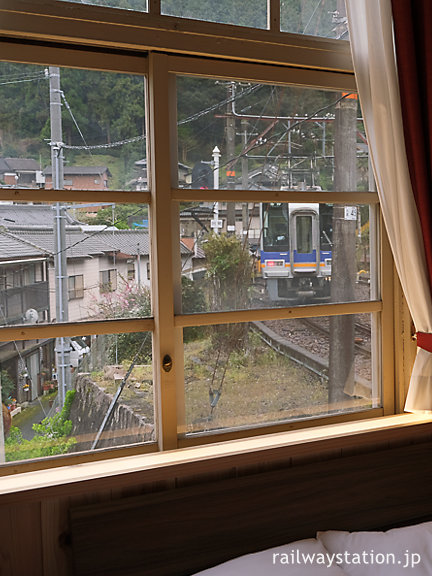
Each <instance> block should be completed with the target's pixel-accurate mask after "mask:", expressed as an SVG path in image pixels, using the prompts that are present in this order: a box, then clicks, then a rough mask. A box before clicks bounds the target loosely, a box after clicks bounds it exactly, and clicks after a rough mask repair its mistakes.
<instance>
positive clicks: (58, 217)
mask: <svg viewBox="0 0 432 576" xmlns="http://www.w3.org/2000/svg"><path fill="white" fill-rule="evenodd" d="M49 79H50V122H51V143H50V144H51V169H52V183H53V189H54V190H63V188H64V159H63V131H62V117H61V89H60V69H59V68H58V67H55V66H50V68H49ZM54 253H55V256H54V269H55V289H56V318H57V322H67V321H68V320H69V303H68V284H67V283H68V275H67V260H66V208H65V207H64V206H61V204H60V203H59V202H57V203H56V206H55V216H54ZM55 352H56V364H57V378H58V395H59V403H60V406H63V404H64V401H65V397H66V392H67V391H68V390H69V389H70V387H71V373H70V339H69V338H57V339H56V346H55Z"/></svg>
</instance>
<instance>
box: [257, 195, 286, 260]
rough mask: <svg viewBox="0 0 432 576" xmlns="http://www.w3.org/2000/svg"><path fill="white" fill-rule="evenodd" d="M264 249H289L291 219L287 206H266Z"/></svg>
mask: <svg viewBox="0 0 432 576" xmlns="http://www.w3.org/2000/svg"><path fill="white" fill-rule="evenodd" d="M263 212H264V214H263V221H264V249H265V250H267V251H269V252H271V251H272V250H275V251H281V250H288V249H289V219H288V206H287V204H281V203H280V204H264V205H263Z"/></svg>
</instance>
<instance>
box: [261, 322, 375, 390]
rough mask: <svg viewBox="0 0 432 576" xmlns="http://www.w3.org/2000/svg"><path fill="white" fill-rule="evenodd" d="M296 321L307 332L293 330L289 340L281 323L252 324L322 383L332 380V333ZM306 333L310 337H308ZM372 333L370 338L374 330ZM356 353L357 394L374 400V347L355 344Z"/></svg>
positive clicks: (277, 348) (314, 325) (316, 325)
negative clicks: (372, 377)
mask: <svg viewBox="0 0 432 576" xmlns="http://www.w3.org/2000/svg"><path fill="white" fill-rule="evenodd" d="M305 320H306V321H305ZM293 322H294V321H293V320H290V325H292V323H293ZM295 322H298V323H299V324H300V325H302V326H303V327H304V328H306V329H307V332H306V331H303V332H302V335H300V336H299V335H298V334H297V335H294V334H293V332H295V331H293V332H291V334H290V335H288V337H286V334H284V331H283V330H281V328H280V327H281V324H280V323H279V322H277V321H276V322H265V323H264V322H252V323H251V324H252V330H253V331H254V332H255V333H256V334H257V335H258V336H259V337H260V338H261V340H262V341H263V342H265V343H266V344H267V345H268V346H269V347H271V348H272V349H273V350H274V351H275V352H277V353H278V354H281V355H283V356H285V357H286V358H289V359H290V360H292V361H294V362H296V363H297V364H299V365H301V366H303V367H304V368H306V369H307V370H309V371H311V372H313V373H314V374H315V375H317V376H318V377H319V378H320V379H321V380H322V381H328V378H329V376H328V374H329V364H328V350H329V330H328V329H326V328H325V327H324V326H321V325H319V324H317V323H316V322H314V321H313V320H310V319H309V318H307V319H299V320H296V321H295ZM357 324H359V323H356V330H357ZM360 325H361V324H360ZM361 326H362V325H361ZM362 330H363V327H362V328H360V329H359V331H362ZM363 332H364V330H363ZM305 334H307V335H308V336H307V337H306V336H305ZM317 334H318V335H319V337H318V338H317V337H316V335H317ZM368 334H369V337H370V329H369V332H368ZM355 351H356V352H357V354H356V360H355V362H356V370H355V395H356V396H362V397H365V398H370V396H371V372H370V356H371V354H370V348H368V347H366V346H364V345H363V344H360V343H355ZM359 357H361V358H359Z"/></svg>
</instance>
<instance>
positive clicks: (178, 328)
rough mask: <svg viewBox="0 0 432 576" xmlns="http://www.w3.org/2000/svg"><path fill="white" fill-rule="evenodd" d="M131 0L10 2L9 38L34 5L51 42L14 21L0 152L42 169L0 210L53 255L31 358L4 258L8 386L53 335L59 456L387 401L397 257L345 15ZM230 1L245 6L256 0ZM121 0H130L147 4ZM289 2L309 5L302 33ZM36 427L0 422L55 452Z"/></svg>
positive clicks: (19, 383)
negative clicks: (197, 8)
mask: <svg viewBox="0 0 432 576" xmlns="http://www.w3.org/2000/svg"><path fill="white" fill-rule="evenodd" d="M86 4H90V5H93V7H91V6H86ZM126 4H127V3H125V2H116V1H115V0H112V1H109V2H108V1H107V2H105V1H104V2H102V1H99V0H97V1H96V0H94V1H93V2H91V1H89V2H86V3H80V4H79V6H78V5H77V6H76V10H75V11H74V13H73V14H74V16H73V17H72V16H71V11H70V9H71V7H70V6H68V2H66V1H65V0H47V1H46V2H44V3H43V6H41V5H37V6H34V7H30V8H29V7H28V5H27V4H25V5H24V3H21V0H16V1H15V3H14V10H15V11H16V13H17V14H18V16H17V18H16V19H12V18H10V16H9V14H8V11H7V10H3V9H0V15H1V17H2V18H3V17H4V25H3V27H4V30H5V32H4V34H7V33H8V31H9V33H10V35H11V37H13V38H19V37H20V27H22V28H23V29H26V28H25V26H24V24H25V18H27V17H28V16H29V14H28V11H29V10H30V12H31V14H30V16H33V17H34V18H35V19H36V20H37V22H38V26H40V30H39V32H38V34H34V37H33V35H32V33H31V32H28V31H27V32H26V39H27V40H37V42H38V44H37V46H36V47H35V46H30V45H29V44H27V43H26V42H21V41H20V40H16V39H15V40H14V41H13V42H11V43H10V44H9V43H8V42H7V41H4V42H3V43H2V50H3V52H2V54H1V58H2V59H3V61H2V62H1V63H0V73H1V74H2V75H4V76H5V78H8V79H12V81H11V83H8V84H6V83H5V84H4V86H0V90H2V91H3V92H2V93H1V98H0V108H1V106H3V108H4V110H6V109H7V110H8V114H0V118H2V119H3V120H1V121H0V128H1V129H2V134H3V135H4V136H3V141H4V142H5V143H7V146H8V148H5V149H1V151H0V170H1V169H2V166H1V161H2V160H4V161H5V162H6V161H7V160H11V158H9V153H8V155H6V152H7V151H8V150H16V152H14V154H15V153H16V154H21V153H25V154H26V155H27V156H28V158H27V160H28V161H29V162H28V167H29V170H30V171H33V173H34V178H33V177H32V178H33V179H32V180H31V182H32V184H30V185H28V182H27V180H26V181H22V182H20V181H18V182H17V183H15V184H9V183H7V182H6V181H5V180H4V178H2V176H1V174H0V181H1V188H0V197H1V200H2V201H4V202H5V203H4V204H0V217H1V218H2V219H1V223H2V225H4V226H5V229H4V230H2V231H0V232H1V234H3V235H4V236H5V238H6V237H7V242H9V245H10V246H12V244H11V242H12V241H13V242H14V245H13V246H14V249H16V253H18V248H19V250H20V251H21V252H19V253H22V254H23V258H24V257H25V258H27V259H29V260H31V259H35V260H38V261H42V260H43V261H44V262H45V264H44V266H46V267H45V268H43V269H42V268H40V270H41V271H42V270H43V271H44V273H42V272H41V271H39V272H37V273H36V274H33V276H32V279H33V280H32V281H33V282H34V283H35V284H37V288H38V294H39V296H40V298H41V304H40V306H39V308H38V310H40V313H39V319H38V322H37V325H35V326H27V325H24V327H23V330H22V332H21V333H20V335H18V338H21V340H20V347H19V354H17V355H16V358H15V357H14V354H15V352H14V350H15V348H16V346H15V345H14V344H13V339H14V338H16V337H17V332H16V330H15V331H14V332H12V329H11V328H10V327H9V324H12V323H17V322H18V323H20V322H21V320H19V319H20V318H23V317H24V315H25V313H26V311H27V304H26V307H25V309H23V307H22V304H21V301H22V296H23V290H22V288H23V287H22V286H21V283H20V282H18V280H17V279H16V278H15V276H16V271H15V269H14V268H13V267H11V266H10V264H7V266H6V264H5V263H3V264H2V262H0V265H1V267H2V269H4V271H5V272H4V273H3V276H2V278H3V285H5V286H8V287H10V288H13V290H12V292H13V294H12V292H11V294H10V303H9V306H10V313H9V315H10V317H11V320H10V321H8V322H4V323H2V328H1V330H0V342H1V345H0V363H1V362H2V361H3V360H2V356H1V354H2V351H3V356H4V358H6V357H7V358H11V357H14V358H15V364H16V378H15V381H14V386H15V390H16V398H15V397H14V398H15V400H16V401H17V402H18V403H19V404H23V403H25V402H27V401H28V398H27V396H28V394H30V393H31V394H32V395H33V396H34V397H35V398H37V397H39V396H40V395H41V394H40V392H41V390H38V387H37V386H33V385H30V386H28V385H27V384H28V382H27V380H28V375H27V376H26V375H25V373H24V372H23V370H20V367H21V366H23V365H25V362H26V358H27V357H28V356H30V354H31V353H32V354H34V346H35V342H36V340H37V341H38V342H41V344H40V345H39V344H37V345H38V346H39V359H40V362H41V365H42V360H43V366H44V367H45V368H44V370H43V373H42V372H41V380H40V382H41V384H40V386H41V387H42V388H43V386H44V385H45V386H46V387H47V390H49V394H52V397H51V398H54V397H55V398H57V399H58V405H57V407H58V408H59V409H60V410H61V409H65V410H69V409H70V408H71V406H72V404H73V411H72V412H68V415H70V414H71V413H72V415H73V416H72V418H76V421H75V420H74V421H73V433H72V434H68V435H64V437H62V438H61V441H59V442H58V443H57V448H56V449H53V450H51V451H50V454H52V453H53V451H54V452H55V450H57V453H58V454H60V453H70V454H71V458H73V454H74V453H76V452H86V451H90V452H92V451H94V450H97V449H99V448H109V447H118V446H126V445H133V446H132V447H131V448H130V450H133V451H136V452H137V453H140V452H150V451H156V450H169V449H174V448H178V447H184V446H191V445H196V444H200V443H202V442H205V443H210V442H217V441H221V440H224V439H225V438H227V437H229V438H232V437H246V436H250V435H257V434H261V433H267V432H273V431H281V430H289V429H291V428H292V427H297V426H301V427H304V426H312V425H315V424H317V423H327V422H338V421H342V420H345V419H348V418H352V419H355V418H365V417H373V416H379V415H384V414H388V413H391V412H392V410H393V405H394V397H393V390H392V387H393V382H391V383H390V385H386V384H385V383H384V378H383V365H384V364H385V365H386V366H389V365H390V364H391V343H390V341H391V338H389V337H388V332H387V333H386V338H385V339H383V337H382V334H383V333H384V328H383V327H388V326H390V325H391V322H392V321H391V320H389V319H391V318H392V314H393V311H392V301H391V299H389V293H391V286H392V277H391V274H388V270H389V268H391V260H390V264H389V260H388V249H387V246H386V243H385V240H384V241H382V238H383V237H384V236H383V230H382V227H381V221H380V212H379V203H378V198H377V195H376V193H375V192H374V187H373V179H372V177H371V169H370V162H369V157H368V150H367V145H366V144H365V138H364V133H363V132H364V130H363V123H362V119H361V113H360V108H359V106H358V102H357V100H356V98H355V97H354V98H353V97H352V95H355V91H356V86H355V81H354V76H353V73H352V67H351V63H350V56H349V45H348V43H347V42H344V41H343V38H344V35H343V34H339V35H338V36H337V37H338V38H340V39H341V42H334V41H327V40H325V39H323V38H319V39H318V38H311V37H307V36H308V35H309V34H310V35H314V34H315V35H317V36H318V35H321V36H328V33H327V32H326V30H327V29H328V28H329V27H331V24H330V22H327V23H326V26H327V25H328V26H327V28H326V29H325V30H324V28H325V26H324V22H323V20H322V15H321V20H319V24H318V23H315V24H314V23H313V17H312V16H313V14H312V12H313V8H312V12H311V6H312V4H311V5H309V4H308V6H306V4H307V3H302V4H301V6H302V10H301V11H300V12H301V13H299V12H298V10H297V8H298V6H297V5H298V4H299V3H298V2H295V1H294V0H293V1H292V2H288V1H284V2H275V1H274V0H271V1H270V2H260V0H257V2H255V3H254V5H255V4H256V5H257V6H258V5H259V6H260V10H259V11H252V12H254V13H253V14H252V12H250V11H249V10H248V13H246V12H245V13H244V14H243V16H244V21H241V22H240V21H239V22H236V21H234V19H233V18H231V16H230V15H229V14H226V17H227V19H225V20H224V19H223V18H222V17H219V16H215V18H209V17H208V14H207V15H206V14H205V13H204V14H196V13H191V12H190V10H188V6H187V4H188V3H187V2H186V3H184V6H183V8H182V10H181V12H182V13H179V12H180V10H179V5H178V3H177V4H176V3H174V2H168V1H162V2H161V3H160V6H159V3H157V2H156V3H153V2H149V5H148V6H147V4H146V3H145V2H142V3H136V2H132V3H131V4H130V6H129V5H128V6H127V5H126ZM321 4H322V5H324V3H321ZM333 4H334V3H333ZM230 5H232V9H233V11H234V12H232V13H231V12H230V14H231V15H232V14H233V13H235V10H237V9H238V7H239V6H241V5H244V3H241V2H235V3H233V2H231V3H230ZM94 6H98V8H97V10H98V11H99V15H98V17H97V18H96V16H95V13H96V8H95V7H94ZM138 6H139V7H138ZM158 6H159V7H158ZM203 7H204V6H203ZM296 7H297V8H296ZM116 8H127V9H132V10H135V13H134V15H133V23H132V20H131V14H130V13H129V12H128V11H127V10H116ZM147 8H148V13H141V12H144V11H146V10H147ZM306 8H307V9H306ZM24 9H25V10H24ZM334 9H335V8H334V6H333V5H332V3H329V6H328V11H329V12H331V11H333V10H334ZM296 10H297V16H299V18H300V20H301V21H302V22H303V24H304V26H303V24H302V26H297V28H296V29H295V30H292V29H290V30H289V32H290V34H286V33H285V32H283V31H281V28H282V30H285V28H286V26H285V24H284V22H285V23H286V22H287V18H288V20H290V21H291V16H289V15H290V14H292V13H293V11H296ZM21 12H22V14H21ZM158 12H159V13H158ZM204 12H205V10H204ZM249 12H250V14H249ZM61 14H65V15H66V14H67V15H68V18H67V26H66V25H65V24H64V23H63V24H62V23H61V22H60V20H61V18H60V20H59V21H58V22H57V23H58V27H57V28H56V30H55V36H56V38H55V41H56V43H55V45H54V44H51V43H50V40H49V39H48V34H51V36H49V38H52V30H53V29H52V18H53V17H54V16H55V17H56V18H57V16H58V15H61ZM155 14H156V17H155ZM248 14H249V16H250V15H251V14H252V16H253V18H256V19H258V20H259V21H255V20H250V21H248V18H247V17H248ZM287 15H288V16H289V17H288V16H287ZM336 16H337V15H336ZM336 16H334V15H330V19H331V18H334V17H336ZM176 17H178V18H183V19H184V20H182V27H183V28H182V29H184V30H185V31H187V32H188V33H187V34H183V33H182V34H181V35H180V36H181V38H180V36H178V34H177V32H176V31H174V30H173V28H172V21H173V18H176ZM192 17H193V18H195V19H202V20H203V21H202V22H200V23H197V22H194V23H191V22H189V21H188V19H191V18H192ZM262 17H264V20H262ZM317 17H318V18H320V16H319V15H317ZM230 18H231V20H229V19H230ZM326 18H327V16H326ZM212 19H214V20H216V22H209V21H204V20H212ZM36 20H35V21H36ZM56 21H57V20H56ZM89 21H93V22H92V26H90V27H88V26H87V24H86V25H85V26H83V22H86V23H88V22H89ZM119 23H121V25H119ZM227 24H228V25H227ZM234 24H238V26H237V27H235V28H234V27H233V25H234ZM339 24H340V30H339V31H341V30H342V28H343V26H344V25H345V24H346V23H345V22H343V17H342V16H341V19H340V22H339ZM93 25H94V27H93ZM197 31H199V32H197ZM21 32H22V30H21ZM292 32H296V33H298V35H297V34H296V35H293V34H292ZM45 34H46V35H47V36H46V38H44V35H45ZM93 34H96V36H95V37H94V38H93V37H92V38H90V36H92V35H93ZM300 34H303V36H301V35H300ZM203 35H205V39H206V42H203ZM227 37H229V42H225V41H224V42H222V41H221V39H222V38H225V39H226V38H227ZM144 38H145V40H143V39H144ZM62 40H67V44H70V43H72V44H73V45H74V46H76V47H78V48H79V50H74V49H72V48H71V49H69V48H67V47H60V46H66V43H65V44H62ZM144 41H145V42H146V44H145V45H144V44H143V42H144ZM272 42H275V43H276V44H275V45H273V44H272ZM17 45H18V46H19V50H18V51H17ZM89 45H93V46H94V45H96V46H97V50H90V49H88V48H86V47H88V46H89ZM275 46H277V48H276V47H275ZM311 48H313V49H311ZM192 55H193V58H191V57H190V56H192ZM40 62H44V65H43V66H40ZM59 66H60V67H59ZM29 94H32V97H31V98H30V97H29ZM347 96H350V97H349V98H348V97H347ZM55 99H56V100H55ZM54 100H55V103H56V104H61V106H50V105H51V104H53V103H54V102H53V101H54ZM51 109H57V110H60V112H59V113H57V114H53V113H52V112H51V111H50V110H51ZM0 112H1V109H0ZM1 122H3V123H4V125H3V126H2V125H1ZM347 124H348V125H349V127H350V128H349V130H347V129H346V126H347ZM342 135H343V137H342ZM341 148H343V150H344V151H345V152H346V151H348V152H349V154H348V156H349V162H350V163H351V164H350V166H351V168H347V160H346V158H345V157H344V154H342V153H341ZM22 151H24V152H22ZM345 156H346V155H345ZM21 160H23V159H22V158H21ZM41 163H43V165H44V166H43V168H42V170H41V165H40V164H41ZM6 169H7V171H8V173H9V172H10V169H11V168H10V166H5V170H6ZM347 175H348V176H349V177H347ZM102 182H104V183H109V189H107V188H106V186H108V184H107V185H106V186H105V189H102V187H101V183H102ZM17 202H19V204H17ZM26 202H27V203H28V204H26ZM35 202H37V204H35ZM26 228H27V229H26ZM384 238H385V237H384ZM0 240H2V238H0ZM5 242H6V240H5ZM6 256H7V255H6ZM6 256H5V257H4V260H6ZM7 257H8V258H9V256H7ZM40 266H41V265H40ZM19 271H20V274H21V269H19ZM41 274H42V275H41ZM29 277H30V276H29ZM42 278H45V280H44V281H43V282H42ZM65 278H66V279H67V282H66V283H65V281H64V279H65ZM150 278H151V280H150ZM84 283H85V286H84ZM389 286H390V288H389ZM34 294H36V292H35V293H34ZM33 296H34V295H33ZM42 300H43V302H42ZM67 300H69V301H70V304H69V305H68V304H67ZM29 302H30V300H29ZM18 304H19V306H18ZM28 307H29V308H32V306H31V305H30V306H28ZM12 316H13V319H12ZM28 317H29V318H31V315H29V316H28ZM17 318H18V320H17ZM53 323H54V326H53V325H52V324H53ZM78 323H79V328H77V324H78ZM23 324H26V323H25V322H23ZM77 333H79V334H78V336H77ZM389 358H390V360H389ZM8 361H9V360H8ZM33 362H35V360H33ZM36 368H37V367H35V369H34V371H36V372H37V370H36ZM30 379H31V380H32V379H33V375H30ZM28 390H29V391H30V392H28ZM71 392H72V394H71ZM33 396H32V399H33ZM46 396H48V395H46ZM112 397H115V398H116V402H115V403H114V404H113V406H111V399H112ZM11 400H13V398H11ZM10 407H11V408H12V409H13V405H12V404H11V405H10ZM96 407H97V409H96ZM95 411H96V412H97V414H96V412H95ZM77 414H78V416H79V417H76V415H77ZM83 419H84V420H86V425H87V427H86V426H84V425H83V424H82V422H83ZM40 420H41V418H38V419H37V422H36V421H35V424H37V423H38V422H39V421H40ZM15 423H16V425H17V427H18V428H19V420H16V421H15ZM50 423H51V421H50V422H48V424H42V425H41V426H42V428H40V427H38V426H36V429H35V431H36V433H37V434H39V435H44V434H45V435H46V434H47V433H48V432H47V426H49V425H50ZM44 426H45V429H44V428H43V427H44ZM25 440H26V441H27V439H24V438H22V437H21V438H20V437H19V432H15V436H14V437H13V438H12V440H10V441H8V440H7V441H6V444H7V450H6V453H9V455H8V456H7V459H8V461H18V460H20V459H23V458H29V457H32V456H28V454H33V456H34V457H41V456H45V454H41V453H38V452H33V453H32V452H29V450H30V448H32V447H31V446H29V445H28V444H27V443H26V441H25ZM51 448H52V447H51ZM8 451H9V452H8ZM23 455H24V456H23Z"/></svg>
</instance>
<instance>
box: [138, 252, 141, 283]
mask: <svg viewBox="0 0 432 576" xmlns="http://www.w3.org/2000/svg"><path fill="white" fill-rule="evenodd" d="M137 282H138V287H140V286H141V251H140V245H139V242H138V243H137Z"/></svg>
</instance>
